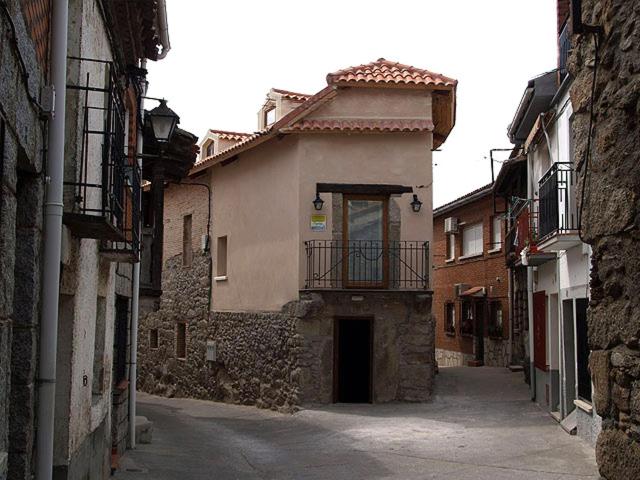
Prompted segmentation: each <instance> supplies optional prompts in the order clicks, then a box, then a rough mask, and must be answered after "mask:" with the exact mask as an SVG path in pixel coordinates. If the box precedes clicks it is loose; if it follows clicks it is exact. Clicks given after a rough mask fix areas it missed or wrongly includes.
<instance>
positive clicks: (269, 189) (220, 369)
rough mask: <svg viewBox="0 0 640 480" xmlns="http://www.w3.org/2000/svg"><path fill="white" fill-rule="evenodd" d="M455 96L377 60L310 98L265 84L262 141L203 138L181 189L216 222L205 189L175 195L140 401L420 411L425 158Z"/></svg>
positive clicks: (426, 336) (429, 364)
mask: <svg viewBox="0 0 640 480" xmlns="http://www.w3.org/2000/svg"><path fill="white" fill-rule="evenodd" d="M456 85H457V82H456V81H455V80H453V79H451V78H449V77H446V76H444V75H440V74H437V73H433V72H430V71H428V70H425V69H422V68H417V67H413V66H409V65H403V64H400V63H397V62H392V61H388V60H385V59H379V60H377V61H375V62H372V63H369V64H365V65H360V66H356V67H349V68H346V69H343V70H339V71H337V72H334V73H330V74H329V75H327V86H326V87H325V88H324V89H322V90H320V91H319V92H317V93H315V94H313V95H307V94H301V93H295V92H290V91H287V90H280V89H271V90H270V91H269V93H268V95H267V98H266V101H265V103H264V105H263V106H262V108H261V109H260V111H259V114H258V120H259V127H262V129H261V130H260V131H259V132H258V133H255V134H251V135H246V134H237V133H234V132H221V131H216V130H211V131H209V132H208V133H207V135H206V137H205V139H204V140H203V143H202V146H203V147H204V148H203V149H202V151H201V158H200V160H199V161H198V162H197V163H196V165H195V167H194V168H193V169H192V170H191V173H190V175H189V179H188V181H186V182H184V183H189V182H193V183H200V184H204V185H208V186H210V190H211V195H210V197H209V199H210V202H211V203H210V204H209V206H210V212H211V213H210V216H208V215H207V214H206V213H205V212H206V211H207V210H208V209H209V206H208V205H207V203H206V200H205V199H206V197H207V193H206V191H205V189H204V188H200V189H197V188H195V187H193V188H191V187H187V186H185V185H182V186H175V187H171V189H173V190H172V191H173V192H175V205H176V208H174V207H170V206H169V204H167V205H166V208H167V212H169V210H170V209H171V210H172V212H173V215H172V216H167V217H165V226H166V227H167V230H166V231H167V235H165V243H166V244H167V245H172V246H173V248H172V250H171V253H170V254H169V255H168V256H171V258H166V259H165V265H164V272H165V274H164V276H163V284H165V285H166V287H165V288H163V295H162V297H161V300H160V310H159V311H158V312H156V313H155V314H153V315H149V316H148V317H147V318H146V319H145V320H144V321H143V325H142V329H143V333H141V339H142V341H143V342H145V340H144V339H145V338H148V341H147V343H141V344H140V358H141V367H140V368H141V378H140V385H141V388H143V389H144V390H147V391H150V392H155V393H166V392H167V391H171V392H172V393H175V394H184V395H192V396H198V397H203V398H215V399H220V400H224V401H229V402H237V403H250V404H256V405H258V406H262V407H268V408H277V409H290V408H293V407H295V406H297V405H300V404H309V403H330V402H388V401H394V400H410V401H421V400H426V399H428V398H429V396H430V394H431V391H432V386H433V378H434V373H435V372H434V370H435V368H434V367H435V358H434V357H435V351H434V322H433V319H432V316H431V295H432V294H431V290H430V288H431V282H430V271H431V253H430V243H431V240H432V227H433V223H432V164H431V156H432V150H434V149H436V148H438V147H439V146H440V145H442V144H443V143H444V141H445V140H446V138H447V136H448V134H449V132H450V131H451V129H452V128H453V126H454V122H455V102H456ZM223 140H224V141H225V142H231V143H232V145H231V146H227V145H223V144H222V141H223ZM210 145H213V147H211V148H209V146H210ZM181 187H182V188H183V190H179V188H181ZM180 192H182V193H180ZM190 199H191V200H190ZM178 205H180V206H179V207H177V206H178ZM207 218H209V219H210V228H209V230H208V231H207V230H206V229H205V230H204V232H203V228H202V227H203V223H204V222H205V219H207ZM169 225H170V226H171V228H170V229H169V228H168V226H169ZM203 233H206V235H207V236H208V237H210V242H209V244H208V245H210V248H209V247H207V248H204V247H205V243H204V242H202V243H201V242H200V238H202V234H203ZM208 268H210V269H211V270H209V272H207V270H208ZM203 274H204V275H208V278H209V279H210V281H209V282H207V281H206V280H205V279H203V278H202V275H203ZM165 280H166V283H165ZM191 299H193V300H191ZM203 299H204V300H203ZM203 310H205V311H204V312H203ZM205 315H206V316H205ZM157 365H167V367H165V368H164V369H159V368H157V367H156V366H157Z"/></svg>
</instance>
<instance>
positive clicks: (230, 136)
mask: <svg viewBox="0 0 640 480" xmlns="http://www.w3.org/2000/svg"><path fill="white" fill-rule="evenodd" d="M209 131H210V132H211V133H215V134H217V135H218V136H219V137H220V138H223V139H225V140H236V141H240V140H244V139H245V138H247V137H250V136H251V135H253V133H242V132H229V131H227V130H214V129H212V128H210V129H209Z"/></svg>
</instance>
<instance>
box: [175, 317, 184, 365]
mask: <svg viewBox="0 0 640 480" xmlns="http://www.w3.org/2000/svg"><path fill="white" fill-rule="evenodd" d="M176 357H177V358H187V324H186V323H184V322H178V323H177V324H176Z"/></svg>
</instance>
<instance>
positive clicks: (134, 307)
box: [129, 59, 149, 448]
mask: <svg viewBox="0 0 640 480" xmlns="http://www.w3.org/2000/svg"><path fill="white" fill-rule="evenodd" d="M140 67H141V68H142V69H143V70H144V69H146V67H147V61H146V60H144V59H143V60H142V62H141V63H140ZM148 86H149V83H148V82H147V81H146V80H144V86H143V87H142V96H141V98H140V105H139V109H140V112H139V113H140V115H141V116H142V118H144V97H145V95H146V94H147V87H148ZM143 146H144V132H143V129H142V128H138V138H137V139H136V154H137V155H136V163H137V164H138V168H139V169H142V157H141V155H142V153H143ZM138 195H139V198H138V205H139V206H140V205H142V189H140V191H139V192H138ZM138 222H139V225H138V232H140V239H139V240H140V241H141V239H142V215H139V216H138ZM141 243H142V242H141ZM138 255H139V252H138ZM140 262H141V259H140V257H138V261H137V262H136V263H134V264H133V279H132V281H133V291H132V292H131V345H130V347H129V448H136V389H137V379H138V319H139V311H140Z"/></svg>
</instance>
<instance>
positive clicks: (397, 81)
mask: <svg viewBox="0 0 640 480" xmlns="http://www.w3.org/2000/svg"><path fill="white" fill-rule="evenodd" d="M327 83H328V84H329V85H345V86H356V85H362V86H372V85H375V84H382V85H387V86H393V85H395V86H413V87H432V88H433V87H436V88H437V87H446V88H453V87H455V86H456V85H457V83H458V81H457V80H454V79H453V78H449V77H445V76H444V75H441V74H439V73H434V72H430V71H429V70H423V69H421V68H416V67H413V66H411V65H403V64H402V63H398V62H390V61H389V60H385V59H384V58H379V59H378V60H377V61H375V62H371V63H367V64H365V65H358V66H357V67H349V68H345V69H343V70H338V71H337V72H334V73H330V74H329V75H327Z"/></svg>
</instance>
